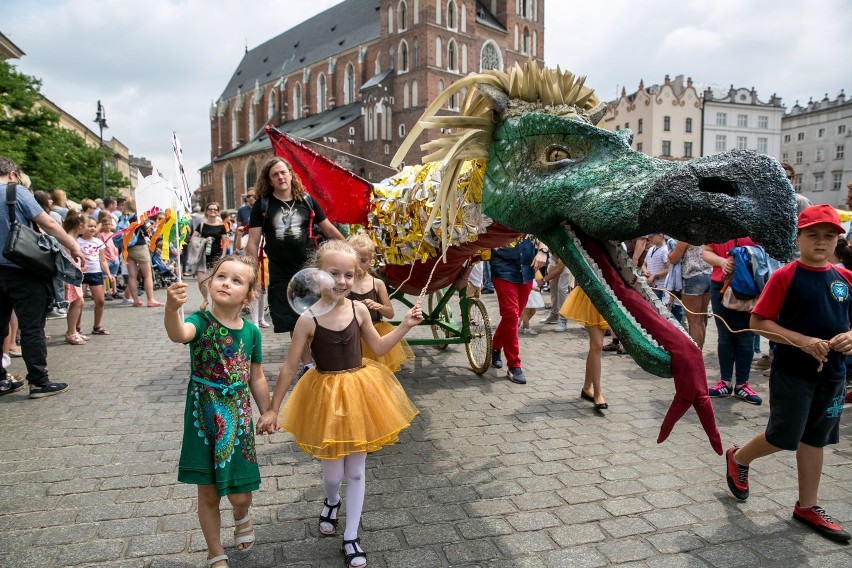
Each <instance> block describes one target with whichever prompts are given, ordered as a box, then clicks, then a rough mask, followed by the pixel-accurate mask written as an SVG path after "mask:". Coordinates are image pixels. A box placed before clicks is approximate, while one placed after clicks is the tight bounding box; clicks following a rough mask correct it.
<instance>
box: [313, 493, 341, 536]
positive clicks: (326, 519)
mask: <svg viewBox="0 0 852 568" xmlns="http://www.w3.org/2000/svg"><path fill="white" fill-rule="evenodd" d="M342 502H343V500H342V499H341V500H340V501H338V502H337V504H336V505H329V504H328V499H323V500H322V505H323V507H328V515H323V514H322V511H320V518H319V524H318V526H319V532H320V533H322V534H324V535H325V536H334V534H335V533H336V532H337V519H332V518H331V514H332V513H333V512H335V511H336V510H338V509H339V508H340V504H341V503H342ZM322 523H328V524H330V525H331V526H332V527H333V528H332V529H331V531H330V532H325V531H324V530H322Z"/></svg>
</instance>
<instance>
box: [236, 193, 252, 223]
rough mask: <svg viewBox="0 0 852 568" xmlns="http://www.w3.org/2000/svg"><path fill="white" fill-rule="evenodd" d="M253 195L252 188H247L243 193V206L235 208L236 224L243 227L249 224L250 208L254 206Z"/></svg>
mask: <svg viewBox="0 0 852 568" xmlns="http://www.w3.org/2000/svg"><path fill="white" fill-rule="evenodd" d="M254 202H255V197H254V188H253V187H251V188H249V190H248V191H246V193H245V195H243V206H242V207H240V208H239V209H238V210H237V225H238V226H240V227H245V226H246V225H248V224H249V220H250V218H251V208H252V207H254Z"/></svg>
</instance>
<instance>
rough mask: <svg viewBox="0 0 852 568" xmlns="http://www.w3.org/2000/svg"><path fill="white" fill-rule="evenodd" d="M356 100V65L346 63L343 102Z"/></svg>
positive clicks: (347, 102)
mask: <svg viewBox="0 0 852 568" xmlns="http://www.w3.org/2000/svg"><path fill="white" fill-rule="evenodd" d="M354 102H355V66H354V65H352V64H351V63H347V64H346V77H345V78H344V80H343V104H347V105H348V104H349V103H354Z"/></svg>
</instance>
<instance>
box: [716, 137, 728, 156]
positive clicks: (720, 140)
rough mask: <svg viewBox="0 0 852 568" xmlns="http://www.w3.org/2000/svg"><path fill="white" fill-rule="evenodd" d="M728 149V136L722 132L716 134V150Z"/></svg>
mask: <svg viewBox="0 0 852 568" xmlns="http://www.w3.org/2000/svg"><path fill="white" fill-rule="evenodd" d="M727 149H728V137H727V136H725V135H724V134H717V135H716V151H717V152H724V151H725V150H727Z"/></svg>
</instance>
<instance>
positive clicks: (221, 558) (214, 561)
mask: <svg viewBox="0 0 852 568" xmlns="http://www.w3.org/2000/svg"><path fill="white" fill-rule="evenodd" d="M220 562H224V563H225V568H228V555H227V554H222V555H221V556H214V557H213V558H208V559H207V566H209V567H210V568H213V565H214V564H218V563H220Z"/></svg>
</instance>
